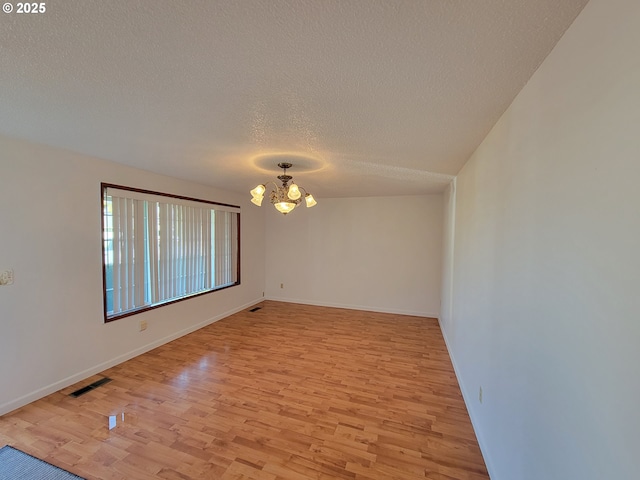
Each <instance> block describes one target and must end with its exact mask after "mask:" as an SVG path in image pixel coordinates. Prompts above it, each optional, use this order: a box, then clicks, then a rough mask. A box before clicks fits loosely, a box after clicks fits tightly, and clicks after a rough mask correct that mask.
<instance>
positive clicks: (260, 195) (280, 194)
mask: <svg viewBox="0 0 640 480" xmlns="http://www.w3.org/2000/svg"><path fill="white" fill-rule="evenodd" d="M278 167H280V168H282V169H283V170H284V173H283V174H282V175H278V179H279V180H280V181H281V182H282V185H281V186H279V185H277V184H275V183H274V182H268V183H267V184H262V185H258V186H257V187H256V188H254V189H253V190H251V191H250V193H251V196H252V197H253V198H252V199H251V203H253V204H254V205H257V206H261V205H262V200H263V199H264V195H265V193H266V191H267V185H268V184H273V186H274V189H273V190H272V191H271V192H270V193H269V200H270V202H271V203H272V204H273V206H274V207H275V208H276V210H278V211H279V212H280V213H282V214H284V215H286V214H287V213H289V212H291V211H293V209H294V208H296V207H297V206H298V205H299V204H301V203H302V201H303V198H304V202H305V204H306V206H307V208H310V207H313V206H314V205H316V204H317V203H318V202H316V200H315V198H313V195H311V194H310V193H308V192H307V191H306V190H305V189H304V188H302V187H300V186H299V185H296V184H295V183H293V177H292V176H291V175H287V168H291V167H292V165H291V164H290V163H279V164H278ZM289 182H291V183H289ZM301 190H302V191H301ZM302 192H304V197H302Z"/></svg>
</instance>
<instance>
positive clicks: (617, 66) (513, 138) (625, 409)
mask: <svg viewBox="0 0 640 480" xmlns="http://www.w3.org/2000/svg"><path fill="white" fill-rule="evenodd" d="M638 25H640V2H638V1H637V0H591V2H590V3H589V4H587V6H586V8H585V9H584V11H583V12H582V14H581V15H580V16H579V17H578V18H577V19H576V21H575V22H574V24H573V25H572V26H571V27H570V28H569V30H568V31H567V32H566V34H565V35H564V37H563V38H562V39H561V40H560V42H559V43H558V45H557V46H556V48H555V49H554V51H553V52H552V53H551V54H550V56H549V57H548V58H547V59H546V60H545V62H544V63H543V65H542V66H541V67H540V68H539V70H538V71H537V73H536V74H535V75H534V76H533V78H532V79H531V80H530V82H529V83H528V84H527V85H526V87H525V88H524V89H523V91H522V92H521V93H520V94H519V96H518V97H517V98H516V100H515V101H514V103H513V104H512V105H511V107H510V108H509V109H508V111H507V112H506V113H505V114H504V116H503V117H502V119H501V120H500V121H499V122H498V124H497V125H496V126H495V128H494V129H493V130H492V132H491V133H490V134H489V135H488V137H487V138H486V139H485V141H484V142H483V143H482V145H481V146H480V147H479V148H478V150H477V151H476V152H475V154H474V155H473V157H472V158H471V160H470V161H469V162H468V163H467V164H466V166H465V167H464V168H463V170H462V171H461V172H460V174H459V176H458V177H457V180H456V194H455V241H454V242H453V244H450V245H448V246H447V247H446V248H445V251H446V252H449V253H452V255H450V256H449V257H448V260H447V262H448V266H445V268H444V271H447V268H448V267H451V263H450V262H451V261H453V265H452V270H453V287H452V290H451V289H450V288H449V286H448V285H447V284H445V287H446V289H447V291H446V292H445V295H443V298H446V297H447V295H451V294H453V302H452V310H450V311H447V312H446V315H444V316H443V317H442V319H441V323H442V326H443V329H444V332H445V335H446V339H447V342H448V346H449V349H450V353H451V355H452V357H453V360H454V363H455V366H456V369H457V373H458V376H459V380H460V382H461V385H462V388H463V391H464V394H465V399H466V401H467V405H468V407H469V410H470V413H471V416H472V419H473V423H474V426H475V428H476V433H477V434H478V437H479V440H480V442H481V446H482V448H483V452H484V454H485V459H486V460H487V463H488V466H489V469H490V473H491V476H492V479H493V480H521V479H531V480H533V479H536V480H538V479H544V480H572V479H576V480H578V479H579V480H601V479H605V478H616V479H625V480H631V479H636V478H639V476H640V456H639V455H638V453H639V452H640V409H639V405H640V403H639V402H640V375H639V374H638V368H639V366H640V294H639V292H638V288H639V286H640V188H639V186H638V182H639V181H640V54H639V49H640V28H638ZM449 214H451V210H449ZM453 220H454V218H453V217H452V216H450V217H449V219H448V222H449V223H451V222H452V221H453ZM452 248H453V250H452ZM445 258H447V256H445ZM480 386H482V388H483V394H484V400H483V403H482V404H480V403H479V401H478V390H479V387H480Z"/></svg>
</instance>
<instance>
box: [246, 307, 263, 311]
mask: <svg viewBox="0 0 640 480" xmlns="http://www.w3.org/2000/svg"><path fill="white" fill-rule="evenodd" d="M261 308H262V307H254V308H252V309H251V310H249V311H250V312H257V311H258V310H260V309H261Z"/></svg>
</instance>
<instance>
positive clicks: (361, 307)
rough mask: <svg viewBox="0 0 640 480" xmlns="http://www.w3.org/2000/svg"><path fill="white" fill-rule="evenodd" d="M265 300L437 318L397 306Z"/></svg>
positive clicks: (275, 298) (286, 299) (431, 314)
mask: <svg viewBox="0 0 640 480" xmlns="http://www.w3.org/2000/svg"><path fill="white" fill-rule="evenodd" d="M265 300H273V301H274V302H285V303H299V304H301V305H314V306H316V307H334V308H346V309H347V310H362V311H365V312H379V313H395V314H396V315H411V316H413V317H429V318H438V314H437V313H430V312H419V311H415V310H402V309H399V308H384V307H373V306H371V305H353V304H344V303H334V302H316V301H313V300H300V299H295V298H282V297H272V296H266V297H265Z"/></svg>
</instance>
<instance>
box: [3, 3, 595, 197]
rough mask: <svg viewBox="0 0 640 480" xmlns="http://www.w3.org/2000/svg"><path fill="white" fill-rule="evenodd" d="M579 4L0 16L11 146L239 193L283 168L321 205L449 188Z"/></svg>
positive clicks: (132, 9)
mask: <svg viewBox="0 0 640 480" xmlns="http://www.w3.org/2000/svg"><path fill="white" fill-rule="evenodd" d="M586 2H587V0H423V1H419V0H404V1H403V0H342V1H339V0H333V1H331V0H286V1H285V0H230V1H178V0H153V1H151V0H149V1H141V0H138V1H136V0H126V1H120V0H64V1H62V0H58V1H56V0H47V2H46V8H47V11H46V12H45V13H43V14H28V15H27V14H17V13H15V12H14V13H11V14H0V133H2V134H5V135H8V136H14V137H19V138H24V139H28V140H31V141H34V142H38V143H44V144H48V145H53V146H58V147H64V148H68V149H71V150H74V151H77V152H81V153H85V154H89V155H92V156H95V157H100V158H104V159H108V160H113V161H115V162H119V163H124V164H128V165H133V166H136V167H139V168H143V169H146V170H151V171H156V172H159V173H164V174H167V175H171V176H175V177H179V178H185V179H189V180H194V181H197V182H200V183H206V184H210V185H213V186H217V187H222V188H225V189H228V190H233V191H238V192H247V190H248V189H250V188H252V187H253V186H255V184H257V183H262V182H263V181H265V180H271V179H274V177H275V175H277V174H278V173H280V172H281V171H279V170H278V168H277V167H276V163H278V161H279V159H280V158H283V159H293V160H292V163H294V167H293V168H292V169H291V170H290V172H289V173H291V174H292V175H293V176H294V178H295V180H296V181H297V183H299V184H301V185H302V186H304V187H306V188H307V189H308V190H309V191H311V192H312V193H313V194H314V196H316V197H317V198H322V197H330V196H331V197H340V196H368V195H380V194H383V195H386V194H389V195H399V194H422V193H429V192H436V191H441V190H442V189H443V187H444V185H445V184H446V183H447V182H448V181H449V179H450V178H451V175H454V174H456V173H457V172H458V171H459V169H460V168H461V167H462V165H463V164H464V163H465V161H466V160H467V159H468V158H469V156H470V155H471V154H472V152H473V151H474V150H475V148H476V147H477V146H478V144H479V143H480V142H481V141H482V139H483V138H484V137H485V136H486V134H487V133H488V132H489V130H490V129H491V128H492V126H493V125H494V124H495V122H496V121H497V120H498V118H499V117H500V115H501V114H502V113H503V112H504V111H505V109H506V108H507V107H508V106H509V104H510V103H511V101H512V100H513V98H514V97H515V95H516V94H517V93H518V92H519V91H520V89H521V88H522V87H523V86H524V84H525V83H526V82H527V80H528V79H529V78H530V77H531V75H532V74H533V72H534V71H535V70H536V68H537V67H538V66H539V64H540V63H541V62H542V60H543V59H544V58H545V57H546V55H547V54H548V53H549V51H550V50H551V49H552V48H553V46H554V45H555V43H556V42H557V41H558V39H559V38H560V37H561V36H562V34H563V32H564V31H565V30H566V28H567V27H568V26H569V25H570V24H571V22H572V21H573V19H574V18H575V17H576V16H577V14H578V13H579V12H580V10H581V9H582V7H583V6H584V5H585V4H586ZM12 3H14V4H15V3H16V2H12ZM272 172H273V173H272Z"/></svg>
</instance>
